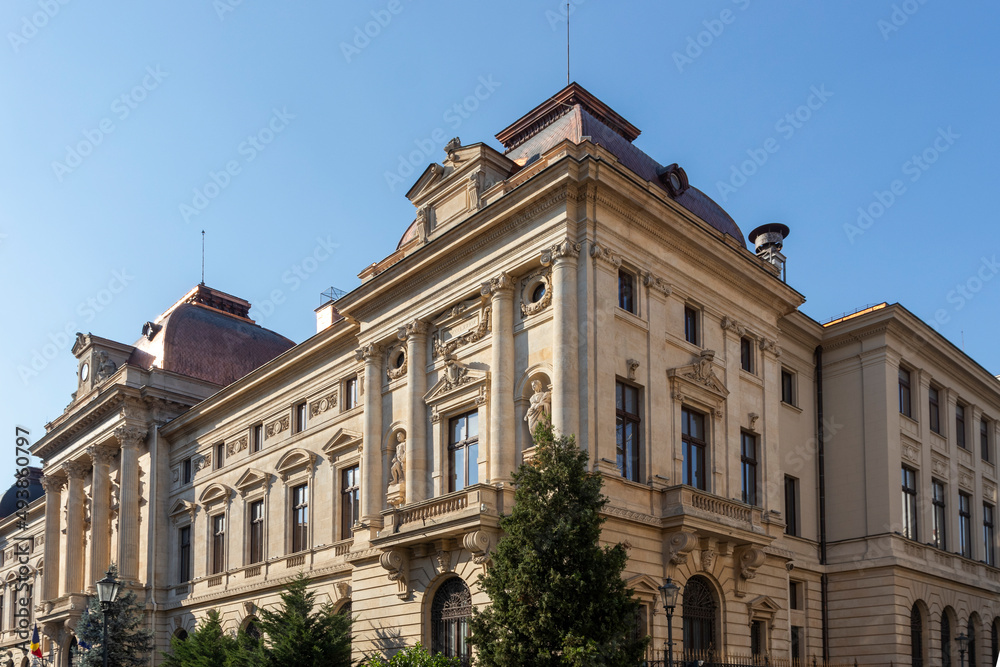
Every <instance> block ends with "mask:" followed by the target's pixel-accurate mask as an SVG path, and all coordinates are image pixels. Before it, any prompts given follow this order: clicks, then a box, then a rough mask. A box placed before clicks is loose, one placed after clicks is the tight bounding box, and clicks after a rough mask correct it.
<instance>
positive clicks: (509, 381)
mask: <svg viewBox="0 0 1000 667" xmlns="http://www.w3.org/2000/svg"><path fill="white" fill-rule="evenodd" d="M482 294H483V296H487V295H489V296H490V297H491V298H490V305H491V308H490V310H491V311H492V314H491V319H492V324H493V341H492V347H491V350H490V351H491V353H492V357H491V360H490V482H492V483H493V484H496V483H498V482H507V481H510V479H511V473H512V472H513V471H514V447H515V445H514V433H515V432H516V430H515V425H514V281H513V280H511V277H510V276H509V275H507V274H506V273H501V274H500V275H499V276H497V277H496V278H493V279H491V280H490V281H489V282H488V283H483V288H482Z"/></svg>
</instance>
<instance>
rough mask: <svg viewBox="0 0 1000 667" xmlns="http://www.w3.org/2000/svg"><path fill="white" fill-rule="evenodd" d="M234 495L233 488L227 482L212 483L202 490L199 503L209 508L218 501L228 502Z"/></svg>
mask: <svg viewBox="0 0 1000 667" xmlns="http://www.w3.org/2000/svg"><path fill="white" fill-rule="evenodd" d="M232 495H233V490H232V489H231V488H229V487H228V486H226V485H225V484H212V485H210V486H209V487H208V488H207V489H205V490H204V491H203V492H202V494H201V497H200V498H198V504H200V505H201V506H202V507H205V508H208V507H209V506H210V505H213V504H215V503H217V502H226V501H227V500H229V498H230V497H231V496H232Z"/></svg>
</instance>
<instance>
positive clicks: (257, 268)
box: [0, 0, 1000, 487]
mask: <svg viewBox="0 0 1000 667" xmlns="http://www.w3.org/2000/svg"><path fill="white" fill-rule="evenodd" d="M64 3H65V4H64ZM564 14H565V3H560V2H502V3H500V2H490V3H485V2H446V1H438V2H433V3H430V2H418V1H416V0H391V1H390V0H375V1H365V2H351V3H346V2H337V3H321V2H315V1H314V2H273V1H272V2H265V1H264V0H242V1H241V2H240V1H239V0H216V1H214V2H213V0H193V1H189V2H181V3H86V2H83V1H82V0H75V1H69V0H33V1H31V0H9V1H8V2H5V3H3V4H2V7H0V33H2V34H3V36H4V38H3V41H2V43H0V90H2V91H3V95H2V102H0V127H2V128H3V129H2V131H0V275H2V278H3V284H5V285H7V290H6V295H7V298H6V300H5V304H4V307H3V309H2V311H0V312H2V328H0V331H2V343H3V344H2V346H0V355H2V363H0V370H2V373H3V377H2V382H0V411H2V412H0V414H2V419H0V426H2V428H0V443H4V442H6V443H8V445H9V447H8V450H9V454H8V455H0V487H5V486H6V485H7V482H6V481H4V480H8V479H10V478H11V477H10V475H11V472H12V470H13V459H14V457H13V443H14V427H15V425H21V426H25V427H27V428H29V429H30V430H31V435H32V440H33V441H34V439H36V438H37V437H39V436H40V435H41V434H42V433H43V431H44V429H43V425H44V424H45V422H46V421H48V420H50V419H53V418H55V417H56V416H58V415H59V414H60V413H61V412H62V410H63V408H64V407H65V406H66V404H67V403H68V401H69V396H70V393H71V392H72V391H74V389H75V385H76V382H75V375H74V374H75V369H76V365H75V360H74V358H73V356H72V354H71V353H70V349H69V348H70V346H71V345H72V335H70V336H68V337H65V336H63V335H62V333H63V332H64V330H69V331H70V333H72V332H75V331H84V332H86V331H90V332H93V333H95V334H98V335H101V336H105V337H108V338H112V339H115V340H119V341H122V342H127V343H131V342H133V341H134V340H136V339H137V338H138V337H139V335H140V333H141V326H142V324H143V322H145V321H146V320H149V319H152V318H154V317H155V316H156V315H157V314H159V313H160V312H162V311H163V310H164V309H165V308H167V307H168V306H169V305H170V304H171V303H173V302H174V301H175V300H176V299H177V298H178V297H180V296H181V295H183V294H184V293H185V292H186V291H187V290H188V289H190V288H191V287H192V286H193V285H195V284H196V283H197V282H198V281H199V279H200V243H201V236H200V231H201V230H202V229H204V230H206V232H207V239H208V240H207V256H208V259H207V265H208V266H207V271H206V282H207V283H208V284H209V285H212V286H214V287H217V288H219V289H222V290H225V291H228V292H230V293H233V294H236V295H239V296H242V297H244V298H246V299H248V300H250V301H251V302H252V303H253V304H254V305H255V307H254V310H253V311H252V314H254V315H255V316H256V317H257V319H258V320H259V321H260V322H261V323H262V324H263V325H265V326H267V327H269V328H272V329H275V330H276V331H278V332H280V333H282V334H284V335H286V336H288V337H290V338H292V339H293V340H295V341H296V342H301V341H303V340H305V339H306V338H308V337H309V336H310V335H311V334H312V333H313V332H314V327H315V325H314V315H313V309H314V308H315V307H316V306H317V305H318V304H319V303H320V296H319V295H320V292H321V291H323V290H324V289H326V288H327V287H329V286H331V285H336V286H337V287H339V288H342V289H345V290H347V289H351V288H353V287H355V286H356V285H357V284H358V283H359V281H358V279H357V273H358V272H359V271H360V270H361V269H363V268H364V267H365V266H366V265H368V264H369V263H371V262H373V261H376V260H378V259H380V258H382V257H384V256H385V255H387V254H388V253H389V252H391V251H392V250H393V249H394V248H395V246H396V243H397V242H398V240H399V237H400V235H401V234H402V233H403V231H404V230H405V229H406V227H407V225H408V224H409V223H410V221H411V220H412V219H413V217H414V209H413V207H412V205H411V204H410V203H409V202H408V201H407V200H406V199H405V197H404V196H403V194H404V193H405V191H406V190H407V189H408V187H409V185H410V184H411V183H412V182H413V180H415V178H416V175H417V174H419V172H420V171H421V170H422V169H423V168H424V167H425V166H426V164H427V163H429V162H431V161H440V160H441V159H442V158H443V157H444V153H443V152H442V151H441V148H442V147H443V144H444V142H446V141H447V140H448V139H450V138H451V137H453V136H455V135H458V136H460V137H461V138H462V141H463V143H473V142H477V141H486V142H488V143H490V144H491V145H493V146H495V147H498V148H499V145H498V144H497V142H496V140H495V139H493V135H494V134H495V133H496V132H497V131H499V130H500V129H502V128H503V127H505V126H506V125H507V124H509V123H510V122H512V121H513V120H515V119H517V118H518V117H519V116H520V115H522V114H523V113H524V112H526V111H528V110H529V109H531V108H532V107H534V106H535V105H536V104H538V103H540V102H542V101H543V100H544V99H546V97H548V96H549V95H551V94H552V93H554V92H556V91H557V90H559V89H560V88H562V87H563V86H564V85H565V77H566V72H565V50H566V44H565V21H564V19H563V16H564ZM998 19H1000V9H998V6H997V5H996V4H995V3H988V2H985V1H979V2H974V1H970V2H962V3H946V2H944V0H906V1H905V2H901V1H899V0H844V1H837V2H823V3H821V2H818V1H812V2H768V3H765V2H763V0H737V1H733V0H713V1H711V2H698V3H679V2H670V3H667V2H614V3H612V2H610V1H609V0H585V1H584V2H579V1H578V2H576V3H575V4H574V7H573V11H572V14H571V22H572V46H573V49H572V51H573V55H572V77H573V79H574V80H576V81H578V82H579V83H581V84H582V85H583V86H585V87H586V88H588V89H589V90H590V91H591V92H592V93H594V94H595V95H597V96H598V97H600V98H601V99H602V100H604V101H605V102H606V103H608V104H609V105H610V106H611V107H613V108H614V109H615V110H617V111H618V112H619V113H621V114H622V115H623V116H625V117H626V118H628V119H629V120H630V121H631V122H632V123H634V124H635V125H636V126H638V127H639V128H640V129H641V130H642V131H643V132H642V136H640V137H639V139H638V140H637V141H636V143H637V145H638V146H639V147H641V148H642V149H643V150H645V151H646V152H647V153H649V154H650V155H651V156H653V157H654V158H655V159H657V160H658V161H659V162H660V163H663V164H668V163H671V162H678V163H680V164H681V165H682V166H683V167H685V169H686V170H687V173H688V175H689V176H690V179H691V182H692V183H693V184H694V185H696V186H697V187H699V188H701V189H702V190H704V191H705V192H706V193H708V194H709V195H710V196H712V197H713V198H715V199H716V200H717V201H719V203H720V204H722V205H723V206H724V207H725V208H726V209H727V210H728V211H729V212H730V213H731V214H732V216H733V218H734V219H735V220H736V222H737V223H738V224H739V225H740V227H741V228H742V229H743V231H744V233H746V232H748V231H750V230H751V229H753V228H754V227H755V226H757V225H758V224H761V223H765V222H774V221H777V222H784V223H786V224H788V225H789V226H790V227H791V229H792V233H791V236H790V238H789V239H788V241H787V242H786V245H785V251H786V254H787V255H788V258H789V259H788V276H789V282H790V283H791V284H792V285H794V286H795V287H796V288H797V289H798V290H799V291H800V292H802V293H803V294H805V295H806V297H807V299H808V302H807V303H806V305H805V307H804V311H805V312H806V313H807V314H809V315H811V316H812V317H814V318H816V319H819V320H822V321H825V320H827V319H829V318H831V317H833V316H835V315H837V314H839V313H842V312H844V311H849V310H854V309H856V308H857V307H860V306H863V305H865V304H868V303H875V302H880V301H889V302H894V301H899V302H901V303H903V304H904V305H905V306H906V307H907V308H909V309H910V310H912V311H913V312H914V313H916V314H917V315H918V316H920V317H922V318H924V319H925V320H928V321H930V320H932V319H934V318H935V316H936V314H938V315H941V320H942V322H941V324H940V325H939V327H938V328H939V330H940V331H941V332H942V333H943V334H944V335H945V336H947V337H948V338H949V339H950V340H952V341H953V342H955V343H956V344H958V345H962V335H963V334H962V332H964V345H965V349H966V351H967V352H968V353H969V354H970V355H971V356H972V357H974V358H975V359H977V360H978V361H979V362H980V363H982V364H983V365H984V366H985V367H986V368H988V369H990V370H991V371H992V372H994V373H1000V348H998V346H997V345H996V343H995V340H996V334H995V332H996V330H997V329H998V326H1000V314H998V312H1000V311H998V309H997V307H996V304H997V301H998V298H1000V276H995V275H994V274H995V273H996V272H997V271H998V270H1000V267H998V266H994V265H993V264H992V263H991V262H992V259H993V258H994V257H995V256H996V255H1000V248H998V246H1000V242H998V239H997V235H996V233H995V231H994V230H995V227H996V226H995V222H994V219H995V214H994V211H993V209H994V206H993V202H992V200H991V197H992V196H993V193H994V192H995V191H996V187H995V184H996V178H997V172H998V169H997V162H996V160H997V157H996V156H997V155H1000V145H998V143H1000V142H998V133H997V130H996V118H997V115H998V114H997V110H998V102H1000V94H998V93H1000V90H998V86H1000V78H998V76H997V74H998V52H1000V47H998V45H997V44H998V42H997V38H996V35H997V34H998V33H1000V20H998ZM373 21H381V24H378V23H373ZM366 30H367V32H368V33H370V34H372V35H374V36H372V37H369V36H364V33H365V31H366ZM359 34H360V35H362V36H361V37H359ZM484 81H485V82H488V83H489V85H488V86H487V85H485V84H484V83H483V82H484ZM477 92H478V93H479V96H480V97H481V98H483V99H481V100H480V99H476V98H475V97H474V96H475V95H476V93H477ZM470 96H473V97H471V98H470ZM456 104H458V105H460V108H461V113H459V112H458V111H455V109H454V106H455V105H456ZM810 104H811V105H812V107H813V108H809V106H808V105H810ZM803 105H806V106H804V107H803ZM788 114H791V118H790V119H789V118H787V117H786V116H787V115H788ZM250 137H256V139H254V140H249V138H250ZM432 137H438V138H440V137H444V139H443V141H433V140H432ZM268 141H269V143H265V142H268ZM70 149H72V150H70ZM769 150H770V152H768V151H769ZM414 151H415V152H416V154H415V155H414V161H415V162H416V163H418V164H419V166H417V167H414V168H413V171H412V173H407V169H406V168H402V169H401V167H400V160H401V159H403V160H406V159H407V157H408V156H409V155H410V154H411V153H412V152H414ZM748 151H749V152H748ZM914 156H916V157H917V160H916V161H914ZM754 158H756V160H757V162H758V163H761V164H759V165H758V164H755V163H752V162H751V163H746V161H747V160H752V159H754ZM765 158H766V160H765ZM228 163H232V164H230V165H229V166H230V167H232V168H233V169H232V170H233V172H234V174H233V175H219V172H224V171H225V170H226V168H227V164H228ZM401 171H402V172H403V173H402V175H401V174H400V172H401ZM211 172H215V173H216V180H217V181H218V182H219V183H221V184H223V185H224V186H225V187H216V186H215V184H214V183H213V181H212V178H211V177H210V173H211ZM393 174H395V175H396V177H401V178H402V182H401V183H399V182H396V180H397V179H396V177H394V176H392V175H393ZM747 174H749V175H747ZM894 181H898V183H896V184H895V190H896V193H893V192H892V190H893V182H894ZM720 183H721V184H726V185H720ZM196 189H197V190H198V191H200V192H201V193H202V196H205V195H211V196H212V197H211V198H210V199H209V198H208V197H206V198H205V199H204V200H200V199H198V197H197V196H196V194H195V190H196ZM206 190H207V192H206ZM876 192H878V193H882V194H880V195H878V196H877V195H876ZM879 198H881V199H882V200H883V201H882V202H879ZM890 198H891V199H892V201H891V203H889V202H890ZM182 205H184V206H188V207H190V209H185V208H182ZM859 207H863V208H864V209H870V211H871V213H873V214H877V215H873V216H872V218H871V219H870V220H869V219H863V220H862V225H858V217H859V213H858V209H859ZM845 225H848V227H847V228H845ZM850 225H855V227H853V228H852V227H850ZM858 232H860V233H858ZM329 244H336V245H337V246H338V247H337V249H336V250H335V251H334V252H333V253H332V255H331V256H330V257H329V259H326V260H325V261H321V262H315V263H314V262H312V261H310V260H308V258H310V257H313V255H314V252H315V251H316V249H317V248H318V247H321V246H323V247H325V246H327V245H329ZM319 254H320V256H323V255H325V253H324V252H320V253H319ZM984 258H985V259H986V260H988V261H987V263H986V264H985V265H984V263H983V262H984ZM296 267H298V273H296ZM977 274H978V275H981V276H983V277H987V278H989V279H991V280H986V281H984V282H977V281H978V280H979V278H977ZM970 280H971V283H970ZM960 285H961V286H963V289H965V295H963V294H962V292H960V291H958V287H959V286H960ZM113 290H117V292H116V293H115V292H114V291H113ZM275 296H277V297H279V300H280V301H281V303H280V304H273V303H272V304H269V303H268V302H269V301H273V297H275ZM91 300H93V301H91ZM269 306H270V307H269ZM939 311H940V312H939ZM944 320H946V321H944ZM46 345H50V347H46ZM36 354H37V355H42V356H41V357H36V358H35V365H36V368H32V360H33V356H34V355H36ZM48 357H51V358H48ZM19 369H20V372H19ZM26 369H32V370H31V373H26V372H25V370H26Z"/></svg>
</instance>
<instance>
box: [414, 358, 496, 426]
mask: <svg viewBox="0 0 1000 667" xmlns="http://www.w3.org/2000/svg"><path fill="white" fill-rule="evenodd" d="M444 363H445V367H444V370H443V372H442V373H441V378H440V379H439V380H438V381H437V382H436V383H434V386H433V387H431V388H430V390H429V391H428V392H427V393H426V394H424V402H425V403H426V404H427V406H428V407H429V408H430V409H431V422H434V423H437V422H438V421H439V420H440V419H441V417H442V416H443V415H445V414H447V413H451V412H454V411H456V410H458V409H459V408H462V407H466V406H472V405H474V406H480V405H485V404H486V401H487V400H488V394H489V380H490V374H489V372H487V371H483V370H479V369H476V368H471V367H469V366H466V365H465V364H463V363H462V362H460V361H458V360H457V359H456V358H455V357H454V356H453V355H448V356H447V357H446V358H445V362H444Z"/></svg>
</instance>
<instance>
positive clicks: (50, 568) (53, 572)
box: [42, 474, 66, 600]
mask: <svg viewBox="0 0 1000 667" xmlns="http://www.w3.org/2000/svg"><path fill="white" fill-rule="evenodd" d="M65 483H66V481H65V479H64V478H63V477H54V476H52V475H51V474H46V475H45V476H44V477H42V488H44V489H45V579H44V580H43V582H42V599H44V600H55V599H56V598H57V597H59V573H60V572H61V571H62V563H61V562H60V557H61V554H60V553H59V538H60V526H59V519H60V518H61V516H62V510H61V508H60V506H61V505H62V488H63V486H64V485H65Z"/></svg>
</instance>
